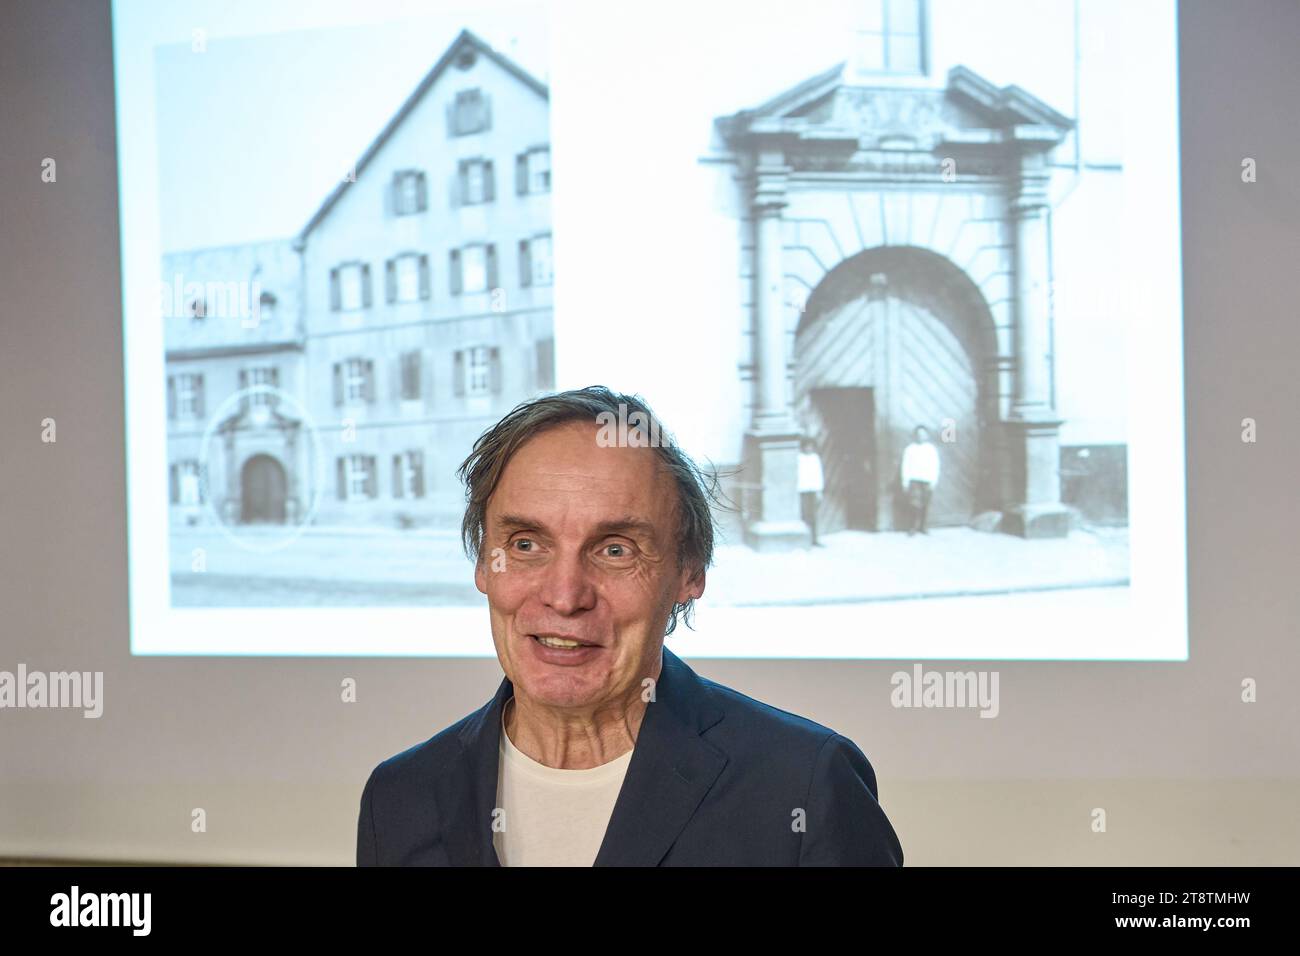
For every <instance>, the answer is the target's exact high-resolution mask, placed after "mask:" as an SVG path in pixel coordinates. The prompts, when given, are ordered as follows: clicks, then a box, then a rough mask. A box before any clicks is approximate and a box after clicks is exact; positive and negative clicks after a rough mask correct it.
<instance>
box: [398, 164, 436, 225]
mask: <svg viewBox="0 0 1300 956" xmlns="http://www.w3.org/2000/svg"><path fill="white" fill-rule="evenodd" d="M428 208H429V189H428V184H427V183H426V182H425V178H424V173H423V172H421V171H420V170H418V169H401V170H398V171H397V172H395V173H393V212H394V213H395V214H396V215H398V216H411V215H414V214H415V213H418V212H424V211H425V210H426V209H428Z"/></svg>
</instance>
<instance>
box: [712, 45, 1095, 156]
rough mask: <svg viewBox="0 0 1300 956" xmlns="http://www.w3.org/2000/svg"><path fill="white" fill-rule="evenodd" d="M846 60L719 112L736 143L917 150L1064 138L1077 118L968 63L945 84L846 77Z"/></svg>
mask: <svg viewBox="0 0 1300 956" xmlns="http://www.w3.org/2000/svg"><path fill="white" fill-rule="evenodd" d="M843 76H844V64H842V63H841V64H837V65H836V66H835V67H833V68H831V69H829V70H827V71H826V72H824V73H821V74H818V75H817V76H814V77H812V78H810V79H808V80H806V81H804V82H803V83H800V84H799V85H797V86H794V87H791V88H790V89H788V90H786V91H785V92H783V93H780V94H778V95H777V96H774V97H772V98H771V99H769V100H767V101H766V102H765V103H762V104H760V105H758V106H756V107H754V108H752V109H748V110H741V111H740V112H738V113H734V114H732V115H731V116H726V117H722V118H720V119H719V120H718V121H717V123H718V128H719V131H720V132H721V134H722V136H723V138H724V141H726V142H728V143H729V144H731V146H732V148H733V149H745V148H749V149H755V148H759V147H760V146H762V145H763V144H764V143H769V144H772V145H776V146H783V147H792V146H793V147H799V146H801V145H803V146H808V147H813V146H816V145H817V144H821V145H824V146H826V147H828V148H836V147H839V148H853V149H913V150H923V151H933V150H935V149H939V148H941V147H944V146H949V145H958V146H979V145H982V144H1001V143H1005V142H1009V141H1012V140H1018V141H1022V142H1024V141H1028V142H1032V143H1035V144H1037V145H1038V146H1040V147H1044V146H1046V147H1050V146H1052V145H1055V144H1056V143H1058V142H1060V140H1061V139H1063V138H1064V136H1065V135H1066V133H1068V132H1069V131H1070V130H1071V129H1072V128H1073V126H1074V124H1073V121H1072V120H1070V119H1069V118H1068V117H1066V116H1063V115H1062V114H1060V113H1058V112H1057V111H1056V110H1054V109H1052V108H1051V107H1050V106H1048V105H1047V104H1046V103H1045V102H1043V101H1042V100H1040V99H1038V98H1037V97H1035V96H1033V95H1031V94H1030V93H1028V92H1026V91H1025V90H1023V89H1022V88H1020V87H1019V86H1015V85H1011V86H1003V87H998V86H996V85H994V84H992V83H990V82H989V81H988V80H986V79H984V78H983V77H981V76H979V75H978V74H977V73H975V72H974V71H973V70H969V69H967V68H966V67H963V66H957V67H953V68H952V69H951V70H950V71H949V72H948V80H947V84H946V85H945V86H943V87H937V88H936V87H902V86H898V85H897V84H891V85H879V86H871V85H864V84H859V83H846V82H844V80H843Z"/></svg>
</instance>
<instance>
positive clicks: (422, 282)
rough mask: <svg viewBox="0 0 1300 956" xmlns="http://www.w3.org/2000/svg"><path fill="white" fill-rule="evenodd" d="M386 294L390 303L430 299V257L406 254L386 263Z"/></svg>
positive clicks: (412, 253)
mask: <svg viewBox="0 0 1300 956" xmlns="http://www.w3.org/2000/svg"><path fill="white" fill-rule="evenodd" d="M384 285H385V292H386V294H387V299H388V301H389V302H417V301H419V300H420V299H427V298H429V257H428V256H425V255H420V254H418V253H414V252H404V253H402V254H401V255H400V256H397V257H396V258H395V259H389V260H388V262H387V263H386V272H385V283H384Z"/></svg>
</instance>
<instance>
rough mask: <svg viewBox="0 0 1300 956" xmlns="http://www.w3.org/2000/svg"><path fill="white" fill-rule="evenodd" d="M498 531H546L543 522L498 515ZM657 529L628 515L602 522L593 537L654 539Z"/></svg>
mask: <svg viewBox="0 0 1300 956" xmlns="http://www.w3.org/2000/svg"><path fill="white" fill-rule="evenodd" d="M493 524H494V526H495V527H496V528H497V530H498V531H502V532H510V531H520V530H526V529H532V528H536V529H539V530H542V529H544V527H545V526H544V525H543V523H542V522H540V521H538V520H536V519H535V518H529V517H527V516H526V515H519V514H503V515H498V516H497V519H496V521H494V522H493ZM656 530H657V529H656V528H655V526H654V524H653V523H652V522H649V521H646V520H645V519H643V518H637V517H635V516H633V515H626V516H624V517H622V518H618V519H615V520H612V521H602V522H600V523H599V524H598V525H596V527H595V528H594V529H592V533H593V537H598V538H599V537H604V536H605V535H607V534H622V533H631V534H641V535H644V536H645V537H648V538H653V537H654V536H655V533H656Z"/></svg>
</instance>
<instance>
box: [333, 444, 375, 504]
mask: <svg viewBox="0 0 1300 956" xmlns="http://www.w3.org/2000/svg"><path fill="white" fill-rule="evenodd" d="M337 461H338V496H339V500H340V501H347V500H349V499H352V498H376V497H378V495H379V483H378V482H377V481H376V480H375V472H376V468H375V456H374V455H345V456H343V457H341V458H339V459H337Z"/></svg>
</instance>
